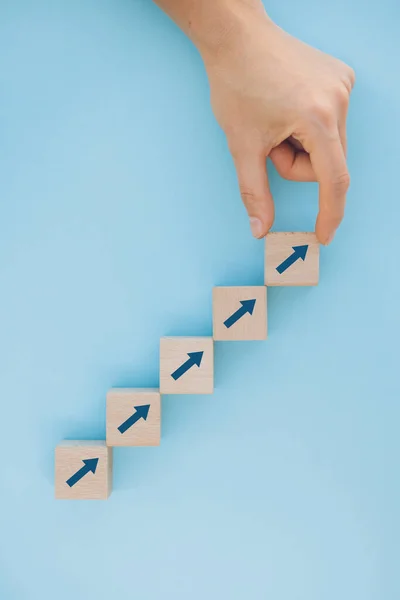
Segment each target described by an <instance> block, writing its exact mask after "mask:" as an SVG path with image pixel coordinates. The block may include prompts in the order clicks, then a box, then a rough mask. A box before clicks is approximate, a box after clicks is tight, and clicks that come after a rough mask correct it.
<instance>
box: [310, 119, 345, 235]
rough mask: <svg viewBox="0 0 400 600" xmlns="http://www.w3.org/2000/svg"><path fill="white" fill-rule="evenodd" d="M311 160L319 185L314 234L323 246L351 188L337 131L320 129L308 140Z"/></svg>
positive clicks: (336, 222) (336, 221)
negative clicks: (309, 141)
mask: <svg viewBox="0 0 400 600" xmlns="http://www.w3.org/2000/svg"><path fill="white" fill-rule="evenodd" d="M310 159H311V164H312V166H313V169H314V172H315V174H316V177H317V180H318V182H319V213H318V217H317V223H316V228H315V231H316V234H317V237H318V240H319V241H320V242H321V243H322V244H329V243H330V242H331V241H332V239H333V237H334V235H335V232H336V229H337V228H338V227H339V225H340V223H341V221H342V219H343V216H344V209H345V204H346V193H347V190H348V188H349V185H350V176H349V173H348V170H347V165H346V158H345V153H344V150H343V146H342V141H341V137H340V134H339V131H338V130H336V131H332V130H322V129H321V130H320V131H319V133H318V134H317V135H316V137H315V138H314V139H313V140H311V150H310Z"/></svg>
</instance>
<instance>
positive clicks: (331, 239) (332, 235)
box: [325, 231, 336, 246]
mask: <svg viewBox="0 0 400 600" xmlns="http://www.w3.org/2000/svg"><path fill="white" fill-rule="evenodd" d="M335 233H336V231H334V232H333V233H331V234H330V235H328V238H327V240H326V242H325V246H329V244H330V243H331V242H332V241H333V238H334V237H335Z"/></svg>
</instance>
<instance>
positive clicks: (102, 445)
mask: <svg viewBox="0 0 400 600" xmlns="http://www.w3.org/2000/svg"><path fill="white" fill-rule="evenodd" d="M318 278H319V244H318V242H317V238H316V236H315V234H314V233H300V232H294V233H292V232H280V233H275V232H274V233H269V234H268V235H267V237H266V242H265V285H266V286H279V285H280V286H294V285H301V286H311V285H317V283H318ZM212 303H213V337H164V338H161V340H160V389H153V388H134V389H129V388H113V389H111V390H110V391H109V392H108V394H107V403H106V441H104V440H101V441H64V442H61V444H59V445H58V446H57V447H56V451H55V496H56V498H57V499H68V500H73V499H80V500H106V499H107V498H108V497H109V495H110V493H111V487H112V447H113V446H158V445H159V444H160V439H161V395H162V394H212V392H213V390H214V340H215V341H238V340H265V339H266V338H267V288H266V287H265V286H236V287H215V288H214V289H213V295H212Z"/></svg>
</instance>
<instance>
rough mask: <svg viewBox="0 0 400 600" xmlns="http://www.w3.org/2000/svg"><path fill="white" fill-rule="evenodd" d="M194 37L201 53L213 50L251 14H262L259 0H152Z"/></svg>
mask: <svg viewBox="0 0 400 600" xmlns="http://www.w3.org/2000/svg"><path fill="white" fill-rule="evenodd" d="M155 3H156V4H158V6H159V7H160V8H162V10H164V11H165V12H166V13H167V14H168V15H169V16H170V17H171V18H172V19H173V20H174V21H175V23H177V25H178V26H179V27H180V28H181V29H182V30H183V31H184V33H186V35H187V36H188V37H189V38H190V39H191V40H192V41H193V43H194V44H195V45H196V46H197V48H198V49H199V51H200V52H201V53H202V54H207V53H212V52H214V51H215V50H218V48H220V47H221V45H223V44H225V43H227V42H229V38H230V37H231V35H232V34H234V33H235V31H237V30H238V29H239V28H241V27H242V24H243V23H244V22H245V21H246V17H247V16H248V15H250V14H254V13H260V14H262V15H263V16H264V17H265V11H264V7H263V4H262V1H261V0H155Z"/></svg>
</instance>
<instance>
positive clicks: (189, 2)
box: [156, 0, 355, 244]
mask: <svg viewBox="0 0 400 600" xmlns="http://www.w3.org/2000/svg"><path fill="white" fill-rule="evenodd" d="M156 3H157V4H158V5H159V6H160V7H161V8H162V9H163V10H165V11H166V12H167V13H168V14H169V15H170V16H171V17H172V18H173V19H174V20H175V22H176V23H177V24H178V25H179V26H180V27H181V28H182V29H183V31H185V33H186V34H187V35H188V36H189V37H190V38H191V39H192V40H193V42H194V44H195V45H196V46H197V48H198V50H199V52H200V54H201V56H202V58H203V61H204V65H205V68H206V71H207V74H208V78H209V82H210V89H211V102H212V106H213V110H214V114H215V116H216V118H217V120H218V122H219V124H220V125H221V127H222V129H223V130H224V132H225V134H226V137H227V141H228V145H229V149H230V151H231V154H232V157H233V160H234V163H235V166H236V171H237V175H238V181H239V187H240V192H241V196H242V200H243V203H244V205H245V207H246V210H247V213H248V215H249V218H250V226H251V230H252V233H253V235H254V236H255V237H257V238H262V237H264V236H265V235H266V233H267V232H268V230H269V229H270V227H271V226H272V223H273V220H274V203H273V198H272V194H271V191H270V187H269V182H268V174H267V169H266V158H270V159H271V161H272V162H273V164H274V165H275V167H276V169H277V171H278V173H279V174H280V175H281V176H282V177H284V178H285V179H290V180H292V181H317V182H318V183H319V213H318V217H317V222H316V227H315V231H316V234H317V237H318V240H319V241H320V242H321V243H322V244H329V243H330V242H331V241H332V239H333V237H334V234H335V231H336V229H337V228H338V226H339V224H340V222H341V221H342V219H343V216H344V209H345V202H346V193H347V190H348V187H349V184H350V177H349V173H348V169H347V164H346V118H347V112H348V107H349V100H350V93H351V90H352V88H353V85H354V80H355V76H354V71H353V70H352V69H351V68H350V67H349V66H347V65H346V64H345V63H343V62H341V61H340V60H337V59H336V58H333V57H332V56H329V55H327V54H324V53H323V52H320V51H319V50H316V49H314V48H312V47H310V46H308V45H307V44H304V43H303V42H301V41H300V40H298V39H296V38H294V37H292V36H290V35H289V34H287V33H286V32H284V31H283V30H282V29H280V28H279V27H278V26H277V25H276V24H274V23H273V22H272V21H271V19H270V18H269V17H268V15H267V14H266V12H265V10H264V7H263V4H262V2H261V0H156Z"/></svg>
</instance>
